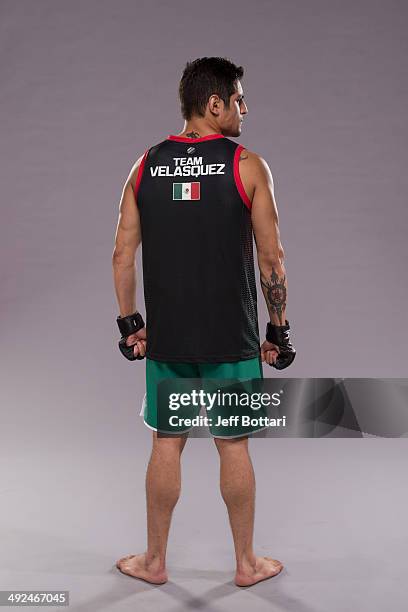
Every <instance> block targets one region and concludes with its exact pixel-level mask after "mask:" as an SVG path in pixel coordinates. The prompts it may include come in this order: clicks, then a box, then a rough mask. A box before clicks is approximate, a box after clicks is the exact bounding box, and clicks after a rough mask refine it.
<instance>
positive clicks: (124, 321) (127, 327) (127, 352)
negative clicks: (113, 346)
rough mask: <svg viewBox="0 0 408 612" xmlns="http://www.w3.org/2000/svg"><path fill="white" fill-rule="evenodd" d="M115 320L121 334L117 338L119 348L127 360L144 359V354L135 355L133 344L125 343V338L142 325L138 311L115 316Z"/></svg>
mask: <svg viewBox="0 0 408 612" xmlns="http://www.w3.org/2000/svg"><path fill="white" fill-rule="evenodd" d="M116 322H117V324H118V327H119V331H120V333H121V334H122V338H121V339H120V340H119V350H120V352H121V353H122V355H124V356H125V357H126V359H129V361H134V360H135V359H144V355H140V354H138V355H137V357H135V354H134V352H133V348H134V346H135V345H134V344H132V346H128V345H127V344H126V338H127V337H128V336H130V335H131V334H134V333H136V332H137V331H139V329H142V327H144V325H145V324H144V321H143V318H142V315H141V314H140V312H134V313H133V314H131V315H128V316H127V317H120V316H118V317H116Z"/></svg>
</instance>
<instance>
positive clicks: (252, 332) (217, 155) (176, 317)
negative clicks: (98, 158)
mask: <svg viewBox="0 0 408 612" xmlns="http://www.w3.org/2000/svg"><path fill="white" fill-rule="evenodd" d="M243 72H244V71H243V68H242V67H241V66H235V65H234V64H233V63H232V62H230V61H229V60H227V59H224V58H219V57H204V58H200V59H197V60H195V61H193V62H191V63H187V65H186V67H185V69H184V72H183V75H182V79H181V81H180V85H179V95H180V101H181V111H182V115H183V118H184V119H185V125H184V129H183V131H182V132H181V133H180V134H178V135H172V134H171V135H169V136H168V137H167V138H165V139H163V140H162V141H161V142H160V143H159V144H157V145H155V146H153V147H151V148H149V149H148V150H147V151H145V153H144V154H143V155H142V156H141V157H139V159H138V160H137V162H136V163H135V165H134V166H133V168H132V170H131V171H130V174H129V176H128V178H127V180H126V183H125V185H124V188H123V192H122V197H121V202H120V212H119V220H118V226H117V230H116V237H115V248H114V253H113V273H114V283H115V290H116V295H117V299H118V304H119V310H120V316H119V317H118V319H117V322H118V325H119V329H120V331H121V333H122V338H121V342H120V348H121V351H122V352H123V354H124V355H125V356H127V357H128V359H135V358H137V359H141V358H144V357H145V358H146V406H145V408H144V421H145V423H146V425H147V426H148V427H150V428H151V429H152V430H153V434H152V436H153V448H152V454H151V457H150V461H149V465H148V468H147V474H146V495H147V529H148V534H147V551H146V552H145V553H142V554H135V555H128V556H126V557H123V558H122V559H120V560H119V561H117V567H118V569H119V570H120V571H122V572H123V573H126V574H128V575H130V576H133V577H136V578H141V579H143V580H146V581H147V582H150V583H153V584H163V583H165V582H166V581H167V578H168V576H167V571H166V565H165V556H166V547H167V539H168V533H169V528H170V522H171V516H172V512H173V509H174V507H175V505H176V503H177V500H178V497H179V494H180V487H181V483H180V457H181V453H182V451H183V448H184V445H185V443H186V440H187V437H188V430H185V431H183V432H182V433H180V434H179V435H175V434H174V433H173V435H168V436H160V432H166V431H169V430H166V429H163V427H159V423H158V421H159V419H160V410H161V408H160V406H157V405H156V402H157V397H156V390H157V383H158V382H159V381H160V380H161V379H162V378H166V377H167V378H169V377H170V378H171V377H179V378H180V377H199V376H202V377H209V378H239V379H240V380H241V379H251V378H262V362H265V363H267V364H269V365H272V366H274V367H276V368H278V369H283V368H284V367H287V366H288V365H289V364H290V363H291V362H292V361H293V359H294V356H295V350H294V348H293V346H292V344H291V342H290V340H289V324H288V321H287V320H286V290H287V280H286V272H285V268H284V265H283V259H284V251H283V248H282V244H281V241H280V237H279V229H278V212H277V207H276V202H275V199H274V189H273V180H272V175H271V172H270V170H269V167H268V165H267V163H266V162H265V161H264V160H263V159H262V158H261V157H260V156H258V155H256V154H255V153H253V152H251V151H248V150H247V149H245V148H244V147H243V146H242V145H239V144H237V143H236V142H234V141H232V140H230V138H229V137H237V136H239V135H240V134H241V126H242V121H243V118H244V117H245V115H246V114H247V112H248V107H247V105H246V102H245V100H244V93H243V89H242V84H241V78H242V76H243ZM252 232H253V234H254V236H255V242H256V248H257V257H258V266H259V271H260V280H261V286H262V291H263V294H264V296H265V300H266V304H267V308H268V312H269V316H270V323H268V328H267V338H268V339H267V340H265V341H264V342H263V344H262V346H260V345H259V332H258V319H257V301H256V300H257V297H256V284H255V274H254V264H253V254H252V246H253V241H252V235H253V234H252ZM140 243H142V249H143V281H144V292H145V305H146V327H145V326H144V321H143V319H142V317H141V315H140V313H138V312H137V309H136V304H135V289H136V281H135V276H136V273H135V253H136V249H137V248H138V246H139V244H140ZM136 363H137V362H136ZM158 432H159V435H158ZM212 433H213V436H214V441H215V444H216V447H217V450H218V452H219V456H220V473H221V475H220V488H221V494H222V497H223V499H224V502H225V504H226V506H227V510H228V514H229V520H230V524H231V529H232V535H233V540H234V546H235V554H236V563H237V567H236V574H235V584H236V585H238V586H249V585H252V584H255V583H256V582H259V581H260V580H264V579H266V578H270V577H272V576H275V575H276V574H278V573H279V572H280V571H281V570H282V568H283V565H282V563H281V562H280V561H278V560H276V559H272V558H270V557H258V556H256V555H255V553H254V551H253V546H252V537H253V527H254V495H255V479H254V473H253V468H252V463H251V459H250V456H249V452H248V432H247V431H246V434H245V435H243V434H242V432H240V431H238V433H237V431H234V432H231V431H230V432H228V433H227V435H225V436H217V435H215V434H214V432H213V431H212ZM240 433H241V435H240Z"/></svg>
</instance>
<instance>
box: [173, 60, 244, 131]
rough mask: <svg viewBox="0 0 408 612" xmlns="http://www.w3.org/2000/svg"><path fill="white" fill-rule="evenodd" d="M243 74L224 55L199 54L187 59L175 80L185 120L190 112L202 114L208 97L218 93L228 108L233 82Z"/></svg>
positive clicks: (189, 117)
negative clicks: (192, 58)
mask: <svg viewBox="0 0 408 612" xmlns="http://www.w3.org/2000/svg"><path fill="white" fill-rule="evenodd" d="M243 74H244V69H243V67H242V66H236V65H235V64H233V63H232V62H230V61H229V60H228V59H226V58H224V57H200V58H198V59H195V60H194V61H193V62H187V64H186V67H185V68H184V70H183V75H182V77H181V80H180V84H179V97H180V103H181V114H182V116H183V118H184V119H186V120H187V121H188V120H189V119H191V117H192V116H193V115H199V116H200V117H204V115H205V108H206V106H207V102H208V98H209V97H210V96H211V95H212V94H218V95H219V97H220V98H221V99H222V100H223V101H224V104H225V106H226V108H229V99H230V96H232V94H233V93H234V92H235V91H236V84H235V82H236V81H237V80H238V79H241V78H242V76H243Z"/></svg>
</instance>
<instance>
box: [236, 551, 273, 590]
mask: <svg viewBox="0 0 408 612" xmlns="http://www.w3.org/2000/svg"><path fill="white" fill-rule="evenodd" d="M283 567H284V566H283V564H282V563H281V562H280V561H278V560H277V559H272V558H271V557H256V562H255V566H252V567H251V566H248V569H245V570H240V571H239V572H238V571H237V573H236V574H235V584H236V585H237V586H251V585H252V584H256V583H257V582H260V581H261V580H266V579H267V578H272V576H276V575H277V574H279V572H281V571H282V569H283Z"/></svg>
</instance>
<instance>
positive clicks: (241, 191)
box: [234, 145, 252, 210]
mask: <svg viewBox="0 0 408 612" xmlns="http://www.w3.org/2000/svg"><path fill="white" fill-rule="evenodd" d="M242 149H245V147H244V146H243V145H238V146H237V148H236V149H235V154H234V179H235V184H236V186H237V189H238V191H239V195H240V196H241V198H242V200H243V202H244V204H245V206H246V207H247V208H248V210H251V208H252V202H251V200H250V199H249V198H248V196H247V194H246V191H245V189H244V185H243V184H242V181H241V177H240V175H239V155H240V153H241V151H242Z"/></svg>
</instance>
